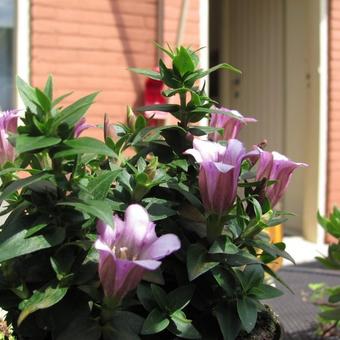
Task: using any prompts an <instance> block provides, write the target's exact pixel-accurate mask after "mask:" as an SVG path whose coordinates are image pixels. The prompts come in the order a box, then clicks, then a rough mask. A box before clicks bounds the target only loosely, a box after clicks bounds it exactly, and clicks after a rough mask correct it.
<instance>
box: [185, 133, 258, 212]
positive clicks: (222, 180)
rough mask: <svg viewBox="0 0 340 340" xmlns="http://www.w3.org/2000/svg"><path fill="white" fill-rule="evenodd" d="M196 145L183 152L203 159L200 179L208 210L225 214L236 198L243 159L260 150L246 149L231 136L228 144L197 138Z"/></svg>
mask: <svg viewBox="0 0 340 340" xmlns="http://www.w3.org/2000/svg"><path fill="white" fill-rule="evenodd" d="M193 146H194V148H193V149H189V150H187V151H185V152H184V153H185V154H189V155H192V156H193V157H194V158H195V160H196V161H197V162H198V163H200V171H199V178H198V181H199V188H200V193H201V197H202V201H203V205H204V207H205V209H206V210H207V211H210V212H214V213H216V214H219V215H223V214H224V213H225V212H227V211H228V210H229V209H230V208H231V207H232V205H233V203H234V201H235V198H236V195H237V183H238V178H239V175H240V169H241V163H242V161H243V160H244V159H245V158H247V157H252V156H256V155H257V154H258V151H256V150H255V151H252V152H249V153H246V150H245V148H244V146H243V144H242V143H241V142H240V141H239V140H237V139H230V140H229V141H228V144H227V146H223V145H221V144H218V143H215V142H209V141H203V140H199V139H195V140H194V141H193Z"/></svg>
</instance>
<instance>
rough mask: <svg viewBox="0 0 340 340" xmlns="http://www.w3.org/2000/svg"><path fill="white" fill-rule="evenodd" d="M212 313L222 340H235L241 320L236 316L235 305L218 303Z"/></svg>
mask: <svg viewBox="0 0 340 340" xmlns="http://www.w3.org/2000/svg"><path fill="white" fill-rule="evenodd" d="M214 314H215V316H216V319H217V321H218V325H219V326H220V330H221V333H222V335H223V340H235V338H236V337H237V335H238V333H239V332H240V330H241V322H240V319H239V318H238V317H237V310H236V308H235V306H234V305H227V304H225V303H220V304H219V305H217V306H216V308H215V311H214Z"/></svg>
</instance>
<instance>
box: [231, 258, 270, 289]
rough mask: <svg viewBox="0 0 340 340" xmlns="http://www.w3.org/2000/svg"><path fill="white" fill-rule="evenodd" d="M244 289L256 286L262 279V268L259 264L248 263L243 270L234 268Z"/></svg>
mask: <svg viewBox="0 0 340 340" xmlns="http://www.w3.org/2000/svg"><path fill="white" fill-rule="evenodd" d="M235 273H236V274H237V276H238V278H239V279H240V282H241V285H242V287H243V289H244V291H248V290H249V289H250V288H252V287H256V286H258V285H259V284H260V283H261V282H263V280H264V270H263V268H262V266H261V265H260V264H249V265H247V266H246V267H245V268H244V270H243V271H241V270H236V271H235Z"/></svg>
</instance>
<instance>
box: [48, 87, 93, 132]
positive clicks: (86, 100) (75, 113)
mask: <svg viewBox="0 0 340 340" xmlns="http://www.w3.org/2000/svg"><path fill="white" fill-rule="evenodd" d="M97 95H98V92H95V93H92V94H89V95H88V96H85V97H83V98H80V99H79V100H77V101H76V102H75V103H73V104H71V105H69V106H67V107H66V108H65V109H63V110H62V111H60V112H59V113H58V115H57V116H56V117H55V119H54V120H53V123H52V126H51V127H52V129H57V128H58V126H59V125H60V124H62V123H66V124H68V126H70V127H71V126H74V124H76V123H77V122H78V121H79V120H80V119H81V118H82V117H83V116H84V115H85V113H86V111H87V110H88V109H89V107H90V106H91V105H92V103H93V101H94V99H95V98H96V96H97Z"/></svg>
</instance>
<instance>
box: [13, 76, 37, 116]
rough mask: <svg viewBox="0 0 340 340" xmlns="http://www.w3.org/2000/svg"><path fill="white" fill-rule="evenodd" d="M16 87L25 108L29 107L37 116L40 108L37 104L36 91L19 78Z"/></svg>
mask: <svg viewBox="0 0 340 340" xmlns="http://www.w3.org/2000/svg"><path fill="white" fill-rule="evenodd" d="M16 86H17V89H18V92H19V94H20V97H21V99H22V101H23V102H24V104H25V106H26V107H28V108H29V109H30V110H31V111H32V113H35V114H37V113H38V108H39V106H38V104H37V96H36V93H35V89H34V88H33V87H31V86H30V85H28V84H27V83H26V82H25V81H24V80H23V79H21V78H20V77H19V76H17V77H16Z"/></svg>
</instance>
